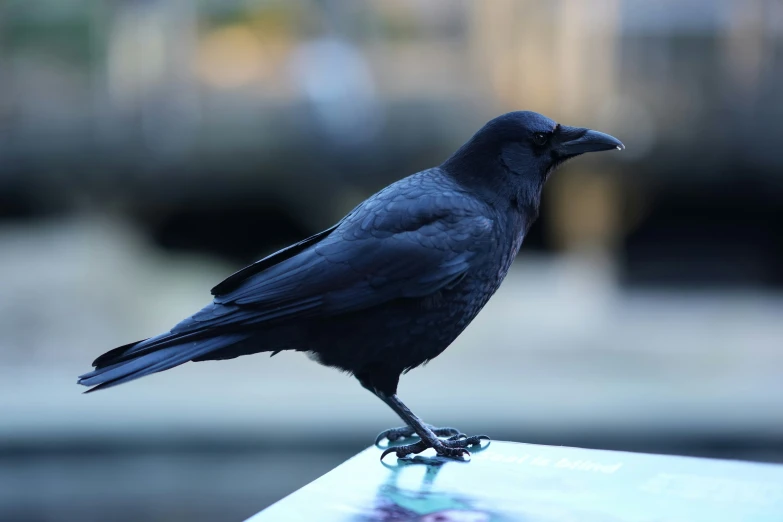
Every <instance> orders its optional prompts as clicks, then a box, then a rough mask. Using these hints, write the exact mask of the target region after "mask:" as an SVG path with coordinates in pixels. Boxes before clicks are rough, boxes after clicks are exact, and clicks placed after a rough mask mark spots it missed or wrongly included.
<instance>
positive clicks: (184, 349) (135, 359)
mask: <svg viewBox="0 0 783 522" xmlns="http://www.w3.org/2000/svg"><path fill="white" fill-rule="evenodd" d="M248 337H250V336H249V334H221V335H216V336H214V337H203V336H202V337H201V338H199V337H198V336H193V335H173V334H163V335H159V336H157V337H151V338H149V339H146V340H144V341H140V342H138V343H131V344H128V345H125V346H120V347H119V348H115V349H114V350H111V351H109V352H106V353H105V354H103V355H101V356H100V357H98V358H97V359H95V361H94V362H93V366H94V367H95V370H93V371H91V372H89V373H85V374H84V375H81V376H79V380H78V383H79V384H81V385H82V386H93V388H90V389H89V390H87V391H86V392H85V393H90V392H94V391H97V390H102V389H105V388H111V387H112V386H117V385H118V384H122V383H125V382H128V381H132V380H135V379H138V378H140V377H144V376H145V375H150V374H152V373H157V372H162V371H164V370H168V369H170V368H173V367H175V366H179V365H180V364H183V363H186V362H188V361H190V360H193V359H195V358H197V357H201V356H203V355H205V354H207V353H209V352H213V351H216V350H220V349H221V348H226V347H228V346H231V345H233V344H236V343H238V342H241V341H244V340H245V339H247V338H248Z"/></svg>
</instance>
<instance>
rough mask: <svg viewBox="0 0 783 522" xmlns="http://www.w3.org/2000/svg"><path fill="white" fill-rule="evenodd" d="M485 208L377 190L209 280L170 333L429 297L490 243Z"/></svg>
mask: <svg viewBox="0 0 783 522" xmlns="http://www.w3.org/2000/svg"><path fill="white" fill-rule="evenodd" d="M485 214H486V208H485V207H483V205H482V204H481V203H479V202H478V201H477V200H475V199H473V198H470V197H467V196H466V195H464V194H462V193H458V192H446V193H440V194H427V193H425V194H419V195H418V196H417V197H415V198H412V199H411V198H409V197H406V195H405V194H402V195H400V194H394V193H393V192H392V193H391V194H389V191H382V192H380V193H379V194H376V196H374V197H373V198H370V199H369V200H367V201H366V202H365V203H363V204H362V205H360V206H359V207H357V208H356V209H355V210H354V211H353V212H351V213H350V214H349V215H348V216H346V218H345V219H343V221H341V222H340V223H339V224H338V225H337V226H336V228H334V229H333V230H331V231H330V232H329V231H326V232H324V233H323V236H322V237H321V238H320V241H319V240H313V242H311V243H309V244H307V245H305V246H304V247H303V248H301V249H299V250H298V251H297V252H296V253H295V255H292V256H290V257H284V258H282V259H281V260H280V261H279V262H278V263H276V264H272V263H267V264H265V265H264V266H263V268H262V269H261V270H260V271H255V270H253V271H248V272H245V270H248V269H245V270H243V271H240V272H239V273H237V274H235V275H234V276H231V277H230V278H229V280H227V281H226V282H224V283H221V284H220V285H218V286H217V287H216V291H215V293H216V294H217V295H216V296H215V299H214V301H213V303H212V304H211V305H209V306H207V307H206V308H204V309H203V310H202V311H200V312H199V313H197V314H195V315H194V316H192V317H190V318H188V319H186V320H185V321H183V322H182V323H180V324H179V325H177V326H176V327H175V328H174V330H172V333H180V334H181V333H184V332H190V331H197V330H201V329H203V328H210V327H223V326H230V327H236V326H240V325H243V326H244V325H251V324H258V323H263V322H266V321H271V320H279V319H293V318H297V317H302V316H330V315H335V314H342V313H347V312H353V311H357V310H362V309H366V308H369V307H373V306H377V305H380V304H382V303H384V302H387V301H390V300H393V299H399V298H413V297H422V296H426V295H430V294H433V293H435V292H437V291H439V290H441V289H443V288H445V287H448V286H449V285H452V284H454V283H455V282H456V281H458V280H459V279H461V278H462V277H463V276H464V275H465V273H466V272H467V271H468V270H469V269H470V267H471V266H472V265H473V264H475V263H476V262H478V261H480V260H481V259H482V258H483V256H485V255H486V253H487V252H489V251H490V250H491V242H492V241H494V234H492V233H491V231H492V227H493V224H494V223H493V221H492V220H491V219H490V218H488V217H486V215H485ZM314 237H317V236H314ZM307 241H310V240H305V242H307ZM293 249H294V250H296V247H293ZM283 253H284V252H280V253H279V254H283ZM286 253H287V251H286ZM279 254H277V255H279ZM273 257H274V256H273ZM267 259H270V258H267ZM264 261H265V260H262V261H261V262H260V263H264ZM252 266H253V265H251V267H252ZM242 273H245V274H247V276H246V277H243V278H241V279H240V278H239V276H240V274H242Z"/></svg>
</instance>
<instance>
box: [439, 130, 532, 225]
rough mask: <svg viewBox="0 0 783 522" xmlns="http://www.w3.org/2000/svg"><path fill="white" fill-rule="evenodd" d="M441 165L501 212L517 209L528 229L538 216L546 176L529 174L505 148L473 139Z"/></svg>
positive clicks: (515, 210) (458, 180)
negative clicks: (490, 146)
mask: <svg viewBox="0 0 783 522" xmlns="http://www.w3.org/2000/svg"><path fill="white" fill-rule="evenodd" d="M441 168H442V169H444V170H445V171H446V172H448V173H449V175H451V177H452V178H454V179H455V180H457V182H459V183H460V184H461V185H463V186H465V187H467V188H469V189H470V190H471V191H473V192H475V193H476V194H478V195H479V196H481V198H482V199H483V200H485V201H486V202H487V203H489V204H490V205H491V206H492V207H493V208H495V209H496V210H498V211H499V212H503V213H505V212H517V213H519V214H521V217H522V220H523V222H524V223H525V230H527V229H528V228H529V227H530V225H532V224H533V223H534V222H535V221H536V219H538V214H539V207H540V204H541V190H542V185H543V180H541V181H540V182H537V181H536V179H537V178H538V177H537V176H530V175H529V174H527V175H526V173H525V172H524V166H522V165H516V164H515V163H514V162H510V161H508V158H507V157H505V155H504V154H503V151H502V150H494V149H492V148H487V147H479V146H476V143H474V142H473V140H471V141H469V142H468V143H466V144H465V145H463V146H462V147H460V149H459V150H457V152H455V153H454V154H453V155H452V156H451V157H450V158H449V159H448V160H446V161H445V162H444V163H443V165H441Z"/></svg>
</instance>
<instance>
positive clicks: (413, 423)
mask: <svg viewBox="0 0 783 522" xmlns="http://www.w3.org/2000/svg"><path fill="white" fill-rule="evenodd" d="M377 395H378V397H379V398H380V399H381V400H382V401H383V402H385V403H386V404H388V405H389V407H390V408H391V409H392V410H394V412H395V413H396V414H397V415H399V416H400V418H402V420H404V421H405V422H406V423H407V424H408V426H410V427H411V429H412V430H413V432H415V433H416V435H418V436H419V437H420V439H421V440H419V441H418V442H414V443H413V444H407V445H405V446H394V447H391V448H388V449H387V450H386V451H384V452H383V453H382V454H381V459H383V457H385V456H386V455H388V454H389V453H394V454H396V455H397V458H402V457H405V456H406V455H410V454H411V453H421V452H422V451H424V450H426V449H427V448H432V449H434V450H435V452H436V453H437V454H438V456H441V457H452V458H459V457H462V456H470V452H469V451H468V450H467V448H468V447H469V446H479V445H481V441H482V440H489V437H487V436H486V435H476V436H473V437H468V436H466V435H464V434H462V433H459V432H458V433H457V434H455V435H453V436H451V437H450V438H448V439H446V440H443V439H440V438H438V435H437V433H436V432H435V430H433V429H432V428H430V427H429V426H427V425H426V424H424V423H423V422H422V421H421V419H419V418H418V417H417V416H416V415H415V414H414V413H413V412H412V411H411V410H410V409H408V407H407V406H405V404H403V402H402V401H401V400H400V398H399V397H397V394H392V395H385V394H384V393H382V392H379V393H378V394H377ZM449 429H450V428H449ZM455 431H456V430H455Z"/></svg>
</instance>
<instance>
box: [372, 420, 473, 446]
mask: <svg viewBox="0 0 783 522" xmlns="http://www.w3.org/2000/svg"><path fill="white" fill-rule="evenodd" d="M426 426H427V427H428V428H429V429H430V430H432V433H434V434H435V435H437V436H438V437H454V436H456V435H459V436H462V437H465V436H466V435H465V434H464V433H462V432H461V431H459V430H458V429H456V428H435V427H433V426H430V425H429V424H427V425H426ZM411 437H418V435H417V434H416V432H415V431H414V430H413V428H411V427H410V426H403V427H402V428H391V429H388V430H385V431H382V432H381V433H380V434H378V436H377V437H376V438H375V445H376V446H379V445H380V444H381V441H382V440H383V439H386V440H388V441H389V442H395V441H398V440H400V439H408V438H411Z"/></svg>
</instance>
